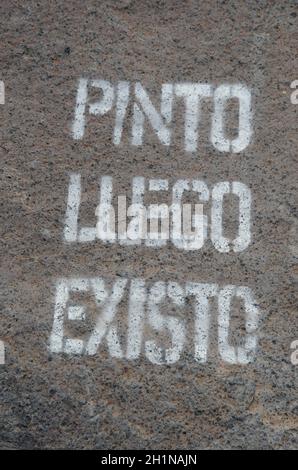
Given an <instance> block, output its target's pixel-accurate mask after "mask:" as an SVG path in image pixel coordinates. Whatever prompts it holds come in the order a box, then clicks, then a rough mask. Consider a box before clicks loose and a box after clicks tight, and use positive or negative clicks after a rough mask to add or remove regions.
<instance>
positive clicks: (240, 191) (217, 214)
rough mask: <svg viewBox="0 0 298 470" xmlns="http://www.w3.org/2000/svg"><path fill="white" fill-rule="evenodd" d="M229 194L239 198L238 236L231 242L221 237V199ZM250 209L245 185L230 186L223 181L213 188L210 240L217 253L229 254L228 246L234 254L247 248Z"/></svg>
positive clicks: (248, 195)
mask: <svg viewBox="0 0 298 470" xmlns="http://www.w3.org/2000/svg"><path fill="white" fill-rule="evenodd" d="M231 192H232V194H235V195H236V196H238V198H239V228H238V236H237V238H235V239H234V240H232V241H230V240H229V239H228V238H226V237H224V236H223V197H224V195H226V194H230V193H231ZM250 209H251V192H250V190H249V188H248V187H247V186H246V185H244V184H242V183H239V182H233V183H232V184H230V183H229V182H227V181H225V182H222V183H217V184H216V185H215V186H214V188H213V190H212V210H211V240H212V243H213V245H214V247H215V248H216V249H217V250H218V251H220V252H221V253H229V251H230V249H231V248H230V244H231V245H232V246H233V251H234V252H240V251H243V250H245V249H246V248H247V247H248V245H249V243H250V241H251V233H250V212H251V210H250Z"/></svg>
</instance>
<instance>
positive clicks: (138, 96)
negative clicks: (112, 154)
mask: <svg viewBox="0 0 298 470" xmlns="http://www.w3.org/2000/svg"><path fill="white" fill-rule="evenodd" d="M94 90H98V93H99V95H100V96H101V97H100V99H99V100H98V101H95V102H94V101H93V99H91V98H90V95H91V92H92V91H93V92H94ZM232 99H234V100H235V99H236V100H237V101H238V103H239V111H238V115H239V119H238V136H237V137H236V138H234V139H230V138H229V137H228V136H227V135H226V131H225V129H226V123H227V118H228V117H227V105H228V102H229V101H230V100H232ZM131 100H132V109H133V116H132V124H131V143H132V145H137V146H139V145H142V144H143V139H144V129H145V121H146V120H147V121H148V123H149V124H150V126H151V127H152V129H153V131H154V132H155V134H156V136H157V138H158V140H159V141H160V143H161V144H162V145H166V146H169V145H170V144H171V141H172V133H173V131H174V130H175V129H174V128H173V127H172V125H171V124H172V117H173V105H174V102H175V100H176V101H177V103H178V104H181V103H183V104H182V106H184V128H185V130H184V148H185V150H186V151H188V152H195V151H196V150H197V148H198V142H199V127H200V122H201V119H202V112H201V105H202V102H203V101H204V100H213V104H214V110H213V114H212V125H211V130H210V142H211V143H212V145H213V146H214V148H215V149H217V150H218V151H220V152H232V153H237V152H241V151H243V150H244V149H245V148H246V147H247V146H248V144H249V143H250V141H251V137H252V111H251V92H250V91H249V89H248V88H247V87H246V86H245V85H243V84H234V85H228V84H226V85H220V86H219V87H217V88H214V87H213V86H212V85H210V84H199V83H175V84H171V83H164V84H162V86H161V97H160V109H157V108H156V107H155V106H154V105H153V103H152V100H151V99H150V96H149V94H148V92H147V91H146V89H145V87H144V86H143V85H142V84H141V83H138V82H137V83H135V84H130V83H129V82H125V81H121V82H118V83H117V84H116V85H113V84H112V83H110V82H108V81H106V80H92V79H87V78H81V79H80V80H79V83H78V89H77V97H76V106H75V117H74V121H73V126H72V137H73V139H75V140H80V139H82V138H83V137H84V135H85V131H86V121H87V116H88V114H89V115H93V116H103V115H105V114H107V113H108V112H110V111H111V110H112V109H113V108H115V110H114V111H115V124H114V130H113V143H114V144H115V145H119V144H120V143H121V139H122V134H123V129H124V123H125V117H126V112H127V108H128V105H129V103H130V101H131Z"/></svg>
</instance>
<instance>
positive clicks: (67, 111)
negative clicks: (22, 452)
mask: <svg viewBox="0 0 298 470" xmlns="http://www.w3.org/2000/svg"><path fill="white" fill-rule="evenodd" d="M297 12H298V5H297V1H293V0H292V1H286V2H285V1H262V0H261V1H260V0H258V1H254V0H251V1H249V2H242V1H241V2H237V1H213V0H212V1H201V0H200V1H181V0H173V1H172V0H165V1H156V0H141V1H134V0H133V1H129V0H127V1H117V0H115V1H112V0H111V1H98V0H96V1H95V0H94V1H83V0H81V1H79V0H74V1H70V2H65V1H62V0H56V1H54V0H53V1H50V2H49V1H45V0H41V1H39V2H36V1H32V2H28V1H19V0H10V1H7V0H2V2H1V5H0V24H1V46H0V48H1V52H0V53H1V71H0V79H2V80H4V82H5V86H6V103H5V105H1V106H0V115H1V127H0V128H1V145H0V153H1V188H0V192H1V224H0V230H1V313H0V338H1V339H3V340H4V341H5V345H6V364H5V365H1V366H0V447H1V448H16V449H20V448H70V449H74V448H79V449H90V448H94V449H117V448H118V449H138V448H146V449H231V448H234V449H247V448H249V449H251V448H262V449H272V448H273V449H293V448H297V446H298V439H297V428H298V416H297V412H298V396H297V371H298V366H296V367H295V366H294V365H292V364H291V361H290V354H291V351H290V344H291V342H292V341H293V340H295V339H298V328H297V293H296V292H297V279H298V270H297V264H295V260H297V255H298V251H297V250H298V248H297V246H298V245H297V238H295V237H296V236H297V227H298V220H297V216H298V215H297V197H296V195H297V192H296V191H297V110H298V106H297V105H293V104H291V102H290V94H291V90H290V83H291V82H292V81H293V80H295V79H298V76H297V46H298V44H297ZM82 76H86V77H93V78H103V79H106V80H110V81H111V82H115V83H116V82H118V81H119V80H129V81H131V82H136V81H140V82H141V83H142V84H143V85H144V86H146V88H147V89H148V90H150V93H151V94H152V96H154V93H156V96H158V93H159V92H160V86H161V84H162V83H166V82H182V81H189V82H202V83H212V84H214V85H219V84H222V83H237V82H241V83H245V84H247V86H249V87H250V88H251V89H252V92H253V129H254V134H253V140H252V142H251V144H250V145H249V146H248V147H247V148H246V149H245V151H243V152H241V153H240V154H232V153H220V152H218V151H216V150H215V149H214V148H213V147H212V146H211V144H210V143H209V140H208V129H209V127H208V126H209V124H210V123H208V122H206V121H205V124H204V126H203V129H202V140H201V141H200V144H199V148H198V151H197V152H196V153H195V154H190V153H187V152H185V151H184V150H183V144H182V139H183V132H182V125H180V127H179V126H178V125H177V129H180V131H179V132H180V134H179V132H177V134H176V135H175V141H174V142H173V145H171V146H170V147H169V148H167V147H164V146H162V145H161V144H160V143H159V141H158V139H157V137H156V135H155V134H154V133H153V132H152V130H151V129H150V128H149V126H148V129H147V131H146V134H145V142H144V145H143V146H141V147H139V148H137V147H133V146H131V145H130V142H129V128H128V130H127V132H126V133H125V136H124V138H123V141H122V143H121V145H120V146H119V147H116V146H115V145H114V144H113V143H112V129H113V123H114V115H113V113H111V114H110V115H107V116H105V117H104V118H96V117H95V118H91V119H90V121H89V123H88V129H87V133H86V136H85V138H84V139H83V140H81V141H78V142H75V141H74V140H73V139H72V137H71V133H70V129H71V123H72V120H73V116H74V105H75V98H76V90H77V82H78V79H79V78H80V77H82ZM73 171H77V172H81V174H82V175H83V177H84V178H85V179H86V181H87V182H88V184H90V188H91V187H92V188H95V186H96V182H97V181H98V178H99V177H100V176H101V175H111V176H113V178H114V181H115V184H117V185H118V188H119V192H120V193H122V194H125V193H126V194H127V193H129V190H130V184H131V178H132V177H133V176H136V175H142V176H145V177H146V178H169V180H170V182H171V183H173V182H174V181H176V180H177V179H179V178H194V177H196V178H198V179H203V180H204V181H206V183H207V184H208V185H209V186H210V187H212V185H214V183H216V182H219V181H225V180H228V181H242V182H243V183H245V184H247V185H248V186H249V187H250V188H251V191H252V194H253V206H252V207H253V209H252V210H253V212H252V216H253V227H252V230H253V239H252V243H251V245H250V246H249V248H248V249H246V250H245V251H243V252H242V253H240V254H235V253H230V254H222V253H219V252H217V251H216V250H215V249H214V247H213V246H212V244H211V242H210V241H208V242H207V243H206V244H205V246H204V248H203V249H202V250H200V251H198V252H195V253H192V252H185V251H179V250H177V249H176V248H175V247H173V245H172V244H169V245H168V246H167V247H166V248H164V249H160V250H152V249H151V248H146V247H144V246H140V247H121V246H119V245H111V246H108V245H104V244H103V243H101V242H99V241H98V242H96V243H91V244H86V245H79V244H74V245H66V244H64V243H63V240H62V233H63V222H64V214H65V208H66V197H67V187H68V174H69V172H73ZM93 190H94V189H93ZM92 195H93V196H94V193H92V192H91V195H90V197H91V199H92ZM91 216H92V213H91V215H90V214H89V219H90V221H89V220H88V214H87V215H86V218H87V219H86V222H88V221H89V222H90V223H91V222H92V217H91ZM228 217H229V215H228ZM60 276H67V277H70V276H105V277H107V278H110V279H113V278H115V277H116V276H126V277H129V278H132V277H138V276H139V277H143V278H145V279H146V282H148V284H150V283H152V282H153V281H157V280H174V281H177V282H180V283H184V282H185V280H189V281H197V282H216V283H219V284H220V285H225V284H235V285H245V286H249V287H250V288H251V289H252V291H253V292H254V295H255V297H256V298H257V301H258V304H259V306H260V309H261V312H262V324H261V328H260V333H259V338H260V339H259V347H258V352H257V356H256V360H255V362H254V363H253V364H250V365H248V366H231V365H227V364H225V363H223V362H222V361H221V360H220V359H219V358H218V357H217V354H216V348H213V349H212V351H211V357H210V359H209V361H208V362H207V364H198V363H196V362H195V361H194V359H193V354H192V349H191V348H192V338H193V335H192V331H191V329H190V332H189V343H188V349H186V350H185V351H184V353H183V355H182V357H181V359H180V360H179V361H178V362H177V363H176V364H173V365H171V366H156V365H153V364H151V363H149V361H148V360H146V358H145V356H144V355H142V356H141V358H140V359H138V360H136V361H126V360H117V359H112V358H110V356H109V355H108V353H107V351H106V350H105V348H104V347H102V348H100V350H99V351H98V354H97V355H96V356H95V357H92V358H87V357H85V356H84V357H66V356H63V355H57V356H55V355H51V354H50V353H49V350H48V342H49V336H50V332H51V328H52V323H53V314H54V297H55V281H56V279H57V278H58V277H60ZM123 315H124V311H123V312H121V310H120V313H119V318H120V320H119V321H120V323H121V321H122V317H123ZM122 323H123V325H124V323H125V322H124V320H123V321H122ZM123 334H124V336H125V325H124V326H123Z"/></svg>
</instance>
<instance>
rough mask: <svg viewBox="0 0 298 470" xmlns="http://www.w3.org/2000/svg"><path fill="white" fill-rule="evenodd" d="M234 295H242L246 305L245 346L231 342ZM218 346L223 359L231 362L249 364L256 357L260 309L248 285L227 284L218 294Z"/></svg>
mask: <svg viewBox="0 0 298 470" xmlns="http://www.w3.org/2000/svg"><path fill="white" fill-rule="evenodd" d="M233 297H240V298H242V299H243V301H244V307H245V313H246V318H245V329H246V337H245V341H244V346H232V345H231V344H230V343H229V331H230V328H229V326H230V311H231V301H232V298H233ZM218 312H219V314H218V347H219V353H220V355H221V357H222V359H223V360H224V361H225V362H227V363H229V364H248V363H249V362H251V361H252V360H253V358H254V354H255V351H256V346H257V335H256V332H257V327H258V323H259V311H258V309H257V307H256V305H255V302H254V299H253V296H252V293H251V291H250V289H249V288H248V287H236V286H226V287H225V288H223V289H222V290H221V291H220V292H219V295H218Z"/></svg>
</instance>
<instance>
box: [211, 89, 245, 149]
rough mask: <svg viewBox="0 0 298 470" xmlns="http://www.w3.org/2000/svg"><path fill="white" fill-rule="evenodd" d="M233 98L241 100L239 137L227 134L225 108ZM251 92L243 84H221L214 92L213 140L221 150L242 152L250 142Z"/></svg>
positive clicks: (215, 145)
mask: <svg viewBox="0 0 298 470" xmlns="http://www.w3.org/2000/svg"><path fill="white" fill-rule="evenodd" d="M231 98H237V99H238V100H239V124H238V137H237V138H236V139H233V140H231V139H228V138H227V137H226V136H225V108H226V105H227V101H228V100H229V99H231ZM251 122H252V117H251V94H250V92H249V90H248V89H247V88H246V87H245V86H243V85H221V86H219V87H218V88H217V89H216V90H215V92H214V114H213V119H212V128H211V142H212V144H213V145H214V147H215V148H216V149H217V150H219V151H220V152H233V153H238V152H242V151H243V150H244V149H245V148H246V147H247V146H248V144H249V142H250V139H251V135H252V129H251Z"/></svg>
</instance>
